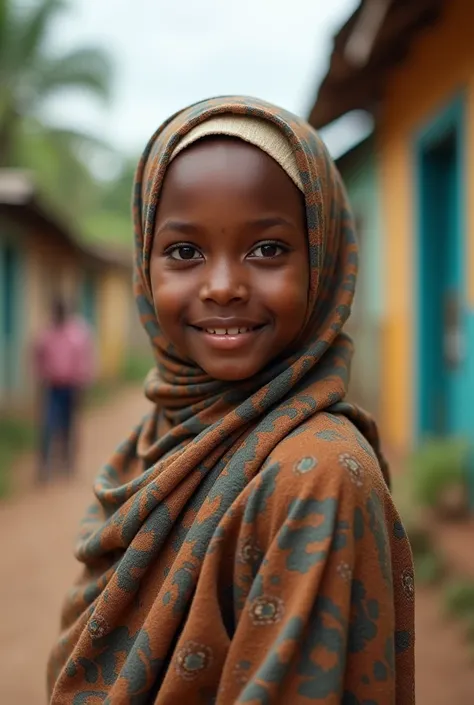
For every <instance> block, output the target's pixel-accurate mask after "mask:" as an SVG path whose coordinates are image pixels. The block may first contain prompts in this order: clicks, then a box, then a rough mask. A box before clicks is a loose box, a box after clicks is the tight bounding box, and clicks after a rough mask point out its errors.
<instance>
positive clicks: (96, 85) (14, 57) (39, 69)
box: [0, 0, 112, 166]
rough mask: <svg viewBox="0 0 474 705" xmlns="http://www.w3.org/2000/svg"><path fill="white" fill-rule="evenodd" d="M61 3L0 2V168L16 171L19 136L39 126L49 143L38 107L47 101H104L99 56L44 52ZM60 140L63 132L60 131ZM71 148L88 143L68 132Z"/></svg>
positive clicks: (107, 76)
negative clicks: (85, 96)
mask: <svg viewBox="0 0 474 705" xmlns="http://www.w3.org/2000/svg"><path fill="white" fill-rule="evenodd" d="M65 7H66V5H65V3H64V1H63V0H37V2H36V3H35V5H34V6H33V7H31V6H30V7H28V8H27V9H26V10H25V9H24V8H21V7H19V6H18V5H17V3H16V2H15V0H0V166H18V163H17V161H18V157H17V156H16V150H17V145H18V140H21V134H22V132H23V131H25V130H28V129H30V128H31V127H32V126H36V127H37V126H38V123H40V124H41V127H42V129H43V130H44V134H45V136H46V137H47V136H48V135H49V136H50V137H51V138H54V135H55V132H56V131H57V130H56V128H55V127H54V126H52V125H44V123H43V119H42V117H41V116H42V114H43V107H44V105H45V103H46V101H47V100H48V99H50V98H51V97H53V96H56V95H57V94H58V93H60V92H62V91H65V90H69V89H75V88H79V89H86V90H88V91H89V93H90V94H91V95H92V96H95V97H98V98H101V99H107V98H108V97H109V95H110V87H111V78H112V70H111V64H110V62H109V60H108V58H107V56H106V55H105V53H104V52H103V51H101V50H100V49H98V48H94V47H84V48H82V49H74V50H72V51H70V52H67V53H66V54H63V55H60V56H56V55H52V54H51V53H50V52H49V51H48V46H47V35H48V31H49V28H50V27H51V23H52V22H53V20H55V19H56V16H57V14H58V13H59V12H60V11H61V10H63V9H64V8H65ZM60 132H61V134H62V136H63V137H64V135H65V133H66V132H65V130H64V129H61V130H60ZM68 133H69V136H70V142H71V143H74V142H75V143H76V144H77V141H78V140H80V139H85V140H87V139H88V137H87V135H81V134H80V133H78V132H74V131H73V130H69V131H68Z"/></svg>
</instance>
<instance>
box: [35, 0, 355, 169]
mask: <svg viewBox="0 0 474 705" xmlns="http://www.w3.org/2000/svg"><path fill="white" fill-rule="evenodd" d="M358 4H359V1H358V0H331V2H329V0H290V1H289V0H239V2H235V0H181V1H180V2H179V1H178V0H71V9H70V10H69V11H67V12H65V13H63V15H62V16H61V17H60V18H59V19H58V21H57V22H56V25H55V26H53V28H52V31H51V36H50V40H49V42H48V44H49V47H50V51H51V52H53V53H56V52H62V51H68V50H70V49H72V48H73V47H75V46H81V45H97V46H102V47H104V49H106V50H107V51H108V52H110V54H111V57H112V59H113V61H114V64H115V77H114V86H113V99H112V101H111V103H110V104H109V105H107V106H105V107H104V106H103V105H101V104H100V103H97V102H96V101H94V100H92V99H90V98H89V96H86V95H81V94H75V95H74V96H72V95H71V96H69V94H68V96H67V97H66V95H64V96H59V97H58V98H57V99H56V100H55V101H54V102H52V103H51V104H50V105H49V107H48V114H49V118H50V120H53V121H54V122H57V123H61V124H67V125H68V126H73V127H78V128H81V129H83V130H86V131H88V132H91V133H93V134H94V135H98V136H100V137H105V138H106V139H108V140H110V141H111V142H112V143H113V144H114V146H117V147H118V148H119V149H120V150H123V151H126V152H127V153H130V154H136V153H138V152H140V151H141V150H142V148H143V147H144V145H145V144H146V142H147V141H148V138H149V137H150V136H151V134H152V133H153V132H154V130H155V129H156V128H157V127H158V126H159V124H160V123H161V122H162V121H163V120H164V119H165V118H167V117H168V116H169V115H171V114H172V113H173V112H175V111H177V110H179V109H180V108H183V107H185V106H186V105H188V104H190V103H193V102H195V101H197V100H200V99H202V98H208V97H211V96H216V95H223V94H235V93H239V94H245V95H253V96H258V97H260V98H263V99H266V100H268V101H270V102H273V103H276V104H277V105H281V106H282V107H285V108H287V109H289V110H291V111H293V112H295V113H297V114H300V115H303V116H306V115H307V114H308V112H309V109H310V107H311V105H312V102H313V101H314V98H315V96H316V91H317V87H318V84H319V82H320V81H321V79H322V78H323V76H324V74H325V72H326V70H327V67H328V61H329V57H330V53H331V49H332V39H333V35H334V33H335V32H336V31H337V30H338V29H339V27H340V26H341V24H343V23H344V21H345V20H346V19H347V18H348V17H349V15H351V14H352V12H353V11H354V9H355V7H356V6H357V5H358ZM367 131H368V123H367V120H364V119H362V118H361V117H360V116H357V115H356V116H354V117H349V119H346V120H345V121H343V122H342V123H341V124H340V125H339V126H338V125H335V126H334V128H332V129H331V130H329V131H327V132H326V133H325V134H324V135H323V136H324V137H325V139H326V141H327V143H328V145H329V147H330V149H331V151H332V152H333V154H334V155H335V156H338V154H339V153H341V152H343V151H345V149H346V148H348V147H350V146H352V144H354V142H357V141H358V140H359V139H360V138H361V137H363V136H365V134H366V133H367Z"/></svg>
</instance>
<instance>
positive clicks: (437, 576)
mask: <svg viewBox="0 0 474 705" xmlns="http://www.w3.org/2000/svg"><path fill="white" fill-rule="evenodd" d="M415 571H416V578H417V582H419V583H420V584H422V585H437V584H439V583H440V582H441V581H442V580H443V578H444V576H445V565H444V563H443V560H442V558H441V556H440V555H439V554H438V553H436V551H432V552H428V553H425V554H424V555H422V556H418V557H417V558H415Z"/></svg>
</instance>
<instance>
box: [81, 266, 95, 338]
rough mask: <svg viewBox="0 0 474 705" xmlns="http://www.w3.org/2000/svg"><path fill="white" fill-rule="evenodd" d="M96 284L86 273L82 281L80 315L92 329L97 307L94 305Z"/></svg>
mask: <svg viewBox="0 0 474 705" xmlns="http://www.w3.org/2000/svg"><path fill="white" fill-rule="evenodd" d="M96 300H97V297H96V283H95V279H94V275H93V274H91V273H89V272H87V273H85V274H84V278H83V280H82V306H81V308H82V315H83V316H84V318H85V319H86V321H87V322H88V323H89V325H90V326H91V327H92V328H94V327H95V325H96V315H97V311H96V309H97V305H96Z"/></svg>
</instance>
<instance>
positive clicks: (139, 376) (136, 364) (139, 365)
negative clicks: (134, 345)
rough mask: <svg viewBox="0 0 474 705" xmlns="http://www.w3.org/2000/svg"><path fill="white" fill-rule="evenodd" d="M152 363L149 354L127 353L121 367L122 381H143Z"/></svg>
mask: <svg viewBox="0 0 474 705" xmlns="http://www.w3.org/2000/svg"><path fill="white" fill-rule="evenodd" d="M153 365H154V362H153V358H152V357H151V356H148V355H145V354H142V355H138V354H134V355H129V356H128V357H127V359H126V361H125V364H124V367H123V371H122V379H123V381H124V382H130V383H134V382H143V381H144V380H145V377H146V376H147V374H148V373H149V371H150V370H151V368H152V367H153Z"/></svg>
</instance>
